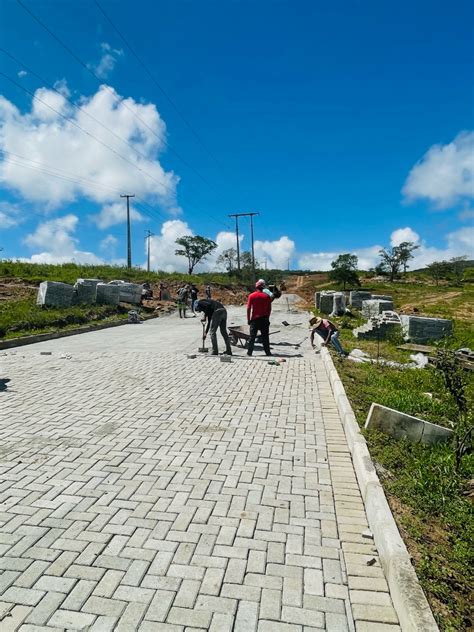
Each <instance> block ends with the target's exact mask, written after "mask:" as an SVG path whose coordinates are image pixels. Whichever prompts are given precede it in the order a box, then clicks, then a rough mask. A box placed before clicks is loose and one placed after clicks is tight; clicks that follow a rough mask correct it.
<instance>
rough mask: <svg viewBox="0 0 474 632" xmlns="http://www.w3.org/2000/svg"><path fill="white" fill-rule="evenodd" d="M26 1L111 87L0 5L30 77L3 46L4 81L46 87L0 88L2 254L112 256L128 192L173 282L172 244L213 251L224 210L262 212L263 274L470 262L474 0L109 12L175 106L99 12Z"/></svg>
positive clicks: (10, 6)
mask: <svg viewBox="0 0 474 632" xmlns="http://www.w3.org/2000/svg"><path fill="white" fill-rule="evenodd" d="M22 1H23V0H22ZM24 3H25V5H26V6H27V7H29V8H30V9H31V11H33V12H34V14H35V15H36V16H37V17H38V18H40V19H41V20H42V21H43V22H44V24H46V26H47V27H48V28H49V29H50V30H51V31H52V32H53V33H54V34H55V35H57V36H58V37H59V38H60V39H61V40H63V41H64V42H65V43H66V44H67V45H68V46H69V47H70V49H71V50H72V51H74V53H75V54H76V55H77V56H78V57H79V58H80V59H81V60H82V61H83V62H84V63H85V64H86V65H88V66H89V67H90V68H92V69H93V71H94V72H95V73H96V74H97V75H100V81H97V80H96V79H95V78H94V77H93V76H92V75H91V74H90V73H88V72H87V70H86V69H85V68H84V67H82V66H81V65H80V64H79V63H78V62H77V61H76V60H74V59H73V58H72V57H71V56H69V55H68V54H67V53H66V52H65V51H64V49H63V48H62V47H61V46H60V45H59V44H58V42H57V41H55V40H54V39H53V37H52V36H51V35H50V34H48V33H47V32H46V31H45V30H44V29H43V28H42V27H41V26H40V25H39V24H38V23H37V22H35V21H34V20H33V19H32V17H31V16H30V15H28V13H27V12H26V11H25V10H24V9H23V8H22V7H21V6H20V5H19V4H17V2H14V1H13V0H9V1H8V2H4V3H2V5H1V7H0V40H1V42H2V43H1V47H2V48H3V49H4V50H5V51H7V52H8V53H9V54H10V55H13V56H14V57H16V58H17V59H18V60H20V61H21V62H22V64H21V65H18V64H17V63H15V62H13V61H12V59H11V58H9V57H8V56H7V55H6V54H5V53H4V52H0V72H1V73H4V74H5V75H7V76H8V77H11V78H12V79H14V80H15V81H16V82H17V83H18V84H19V85H20V86H22V87H23V88H24V89H26V90H28V91H30V93H33V94H36V100H35V101H36V103H35V104H32V95H31V94H27V93H26V92H24V91H23V90H22V88H21V87H19V86H17V85H13V84H12V83H11V82H10V81H9V80H8V79H6V78H5V77H4V76H1V75H0V95H2V100H1V102H0V130H1V131H0V149H1V150H2V152H3V153H2V154H0V222H1V224H0V230H1V244H0V245H2V246H3V247H4V252H3V253H2V254H3V255H4V256H6V257H24V258H32V260H34V261H63V260H67V259H75V260H77V261H85V260H90V261H94V260H97V261H98V260H110V261H119V260H120V259H122V258H123V256H124V254H125V240H124V234H125V224H124V219H125V218H124V212H123V211H124V207H125V205H124V201H123V200H121V199H120V197H119V193H120V191H123V192H132V193H136V195H137V197H139V198H140V200H142V201H144V202H145V204H146V205H147V206H146V207H144V206H140V205H138V206H135V216H134V222H133V254H134V257H133V260H134V263H136V264H142V263H143V262H144V260H145V257H144V241H143V238H144V231H145V230H146V229H150V230H152V231H153V232H154V233H155V234H156V237H154V238H153V239H152V255H153V256H152V262H153V265H154V266H155V267H160V268H166V269H172V268H174V267H176V266H177V264H178V263H179V262H178V261H176V260H175V258H174V255H173V252H174V239H175V238H176V236H179V235H180V234H184V233H191V232H194V233H195V234H203V235H206V236H209V237H211V238H213V239H216V240H217V241H218V243H219V247H220V250H222V249H223V248H226V247H229V246H232V245H233V241H232V239H233V238H232V235H231V234H230V232H229V231H231V230H232V223H231V221H230V220H229V219H228V217H227V214H228V213H233V212H245V211H258V212H260V214H261V215H260V216H259V217H258V218H257V219H256V223H255V228H256V238H257V240H258V241H257V255H258V257H259V258H260V259H261V260H263V259H264V258H265V259H267V260H268V263H269V265H270V264H272V263H273V264H275V265H282V264H283V263H284V265H286V261H287V259H288V258H290V259H291V265H292V267H305V268H313V269H317V268H327V267H328V265H329V262H330V261H331V260H332V259H333V258H334V257H335V255H337V254H338V253H340V252H348V251H351V252H356V253H357V254H358V255H359V258H360V259H361V262H362V263H363V264H365V265H366V266H368V265H372V264H373V263H374V262H375V260H376V252H377V250H378V247H379V246H386V245H390V243H392V244H395V243H397V240H398V241H400V240H403V239H409V240H414V241H416V242H417V243H418V244H419V245H420V248H419V249H418V254H417V260H416V261H415V262H414V263H417V264H419V265H423V264H425V263H426V262H428V261H430V260H434V259H438V258H446V257H450V256H456V255H461V254H468V255H470V256H473V255H472V238H473V235H472V230H473V211H472V198H473V197H474V192H473V187H474V184H473V183H474V165H473V161H474V159H473V151H474V133H473V132H472V130H473V118H472V115H473V105H474V101H473V91H472V86H473V84H472V79H473V68H474V64H473V50H474V47H473V43H474V42H473V29H472V24H473V18H474V10H473V5H472V3H471V2H468V1H465V2H464V1H457V2H456V1H455V2H453V3H450V5H449V6H448V5H446V3H444V2H437V1H430V2H420V1H416V2H413V1H412V2H404V1H402V2H397V3H386V2H364V3H363V2H348V1H347V2H340V3H326V2H324V3H323V2H319V1H312V2H309V1H308V2H306V1H304V2H303V1H293V2H290V1H286V0H285V1H283V0H282V1H271V2H270V1H267V0H258V1H257V0H254V1H230V0H223V1H222V0H221V1H217V0H216V1H212V2H210V1H208V0H203V1H202V2H192V1H191V0H189V1H184V0H173V1H167V2H163V1H160V2H150V1H146V2H140V3H138V4H137V3H132V2H129V1H116V2H109V1H107V0H103V2H101V5H102V7H103V8H104V10H105V12H106V13H107V15H108V16H109V17H110V18H111V20H112V21H113V23H114V24H115V25H116V26H117V27H118V29H119V30H120V31H121V32H122V34H123V35H124V36H125V38H126V39H127V41H128V42H129V43H130V44H131V45H132V47H133V48H134V50H135V51H136V52H137V53H138V55H139V56H140V58H141V59H143V60H144V61H145V62H146V65H147V67H148V68H149V69H150V70H151V71H152V73H153V75H154V76H155V77H156V79H157V81H158V83H159V85H160V86H161V87H162V89H163V90H164V91H165V92H166V94H167V95H168V96H169V97H170V98H171V100H172V103H173V104H174V105H173V104H172V103H170V101H169V100H168V99H167V98H166V97H165V96H164V94H163V92H162V91H160V89H159V88H158V86H157V85H156V84H155V83H153V81H151V80H150V78H149V77H148V76H147V74H146V72H145V71H144V69H143V68H142V67H141V66H140V65H139V64H138V63H137V61H136V59H135V58H134V56H133V54H132V53H131V51H130V50H129V49H128V48H127V46H126V45H125V43H124V42H123V41H122V40H121V39H120V37H119V36H118V35H117V33H116V32H115V31H114V29H113V28H112V26H111V25H110V24H109V23H108V22H107V20H106V18H105V17H104V16H103V15H102V14H101V12H100V11H99V9H98V8H97V6H96V5H95V4H94V2H89V1H87V0H86V1H84V2H81V3H73V2H43V1H42V0H35V1H34V2H32V1H31V0H24ZM25 65H26V66H27V67H28V70H26V69H25ZM29 69H31V70H32V71H34V72H35V73H37V74H38V75H40V76H41V77H42V78H43V79H44V80H46V81H47V83H48V84H51V85H52V84H55V82H59V83H56V89H57V90H59V92H60V93H62V94H64V95H66V97H67V98H64V97H61V96H60V95H59V94H58V93H56V92H51V91H50V90H48V89H47V87H46V85H47V84H46V83H45V81H42V80H40V79H38V78H37V77H35V76H34V75H33V74H32V73H31V71H30V70H29ZM101 83H102V84H105V85H107V86H108V88H102V89H100V88H99V86H100V85H101ZM37 90H40V91H39V92H36V91H37ZM114 93H116V94H118V95H120V97H123V98H125V99H127V101H126V104H125V105H124V104H123V101H120V100H117V99H116V100H115V101H114ZM68 99H69V100H68ZM70 101H72V102H73V103H76V104H81V107H82V108H83V110H86V111H87V112H88V114H89V115H90V114H92V115H93V116H94V117H95V118H96V119H97V120H99V121H101V122H102V123H104V124H105V125H106V126H107V127H108V130H105V129H103V128H102V127H101V126H100V125H98V124H97V123H96V121H94V120H92V119H91V118H90V116H86V118H84V114H83V112H80V111H79V110H77V109H75V108H74V107H73V106H72V105H71V103H70ZM46 104H48V105H49V106H50V107H48V105H46ZM51 106H52V107H54V109H55V110H56V112H55V111H54V110H52V109H51ZM32 108H33V109H32ZM177 110H178V111H179V113H178V111H177ZM57 112H61V113H62V114H63V117H61V116H59V115H58V114H57ZM135 115H136V116H135ZM71 120H72V121H73V123H71ZM185 121H187V122H188V123H189V125H188V124H187V123H186V122H185ZM74 123H76V125H80V126H81V127H82V129H78V127H77V126H75V125H74ZM145 124H146V125H145ZM190 128H192V129H190ZM84 130H86V131H88V132H89V134H86V133H84ZM111 132H113V134H115V135H114V136H111ZM196 134H197V135H198V137H199V139H200V140H198V139H197V138H196ZM92 136H94V137H95V138H92ZM117 136H119V137H120V138H125V139H126V141H127V142H126V143H124V142H122V141H120V140H119V139H118V138H117ZM163 137H166V143H167V144H166V143H164V142H163V140H162V139H163ZM96 139H98V140H99V141H101V142H103V143H105V144H106V145H107V147H104V145H102V144H100V143H99V142H98V141H97V140H96ZM169 146H171V147H172V149H170V147H169ZM110 148H112V149H114V150H115V153H114V152H112V151H110ZM117 154H120V155H117ZM177 154H179V156H181V157H182V158H183V159H184V161H185V162H183V161H182V160H180V159H179V158H178V157H177ZM19 156H21V158H19ZM137 161H138V163H139V164H140V166H141V171H139V170H137V169H136V168H135V167H134V165H133V164H132V163H137ZM53 174H54V175H53ZM198 174H199V175H198ZM58 176H59V177H58ZM74 179H76V182H74ZM99 185H101V186H102V188H101V187H100V186H99ZM105 187H109V188H105ZM242 231H243V233H244V241H243V247H248V237H249V231H248V226H247V225H246V223H245V222H244V221H243V222H242ZM207 265H208V267H212V266H213V265H214V262H213V261H209V262H208V264H207Z"/></svg>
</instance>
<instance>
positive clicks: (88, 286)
mask: <svg viewBox="0 0 474 632" xmlns="http://www.w3.org/2000/svg"><path fill="white" fill-rule="evenodd" d="M99 283H100V281H98V280H96V279H77V281H76V283H75V285H74V289H75V293H74V298H73V303H74V304H75V305H93V304H94V303H95V302H96V298H97V285H98V284H99Z"/></svg>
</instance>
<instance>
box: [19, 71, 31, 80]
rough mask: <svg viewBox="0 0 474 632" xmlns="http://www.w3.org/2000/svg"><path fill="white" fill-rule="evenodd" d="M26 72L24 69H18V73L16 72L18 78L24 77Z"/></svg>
mask: <svg viewBox="0 0 474 632" xmlns="http://www.w3.org/2000/svg"><path fill="white" fill-rule="evenodd" d="M27 74H28V73H27V72H26V70H20V72H19V73H17V75H18V77H20V79H22V78H23V77H26V75H27Z"/></svg>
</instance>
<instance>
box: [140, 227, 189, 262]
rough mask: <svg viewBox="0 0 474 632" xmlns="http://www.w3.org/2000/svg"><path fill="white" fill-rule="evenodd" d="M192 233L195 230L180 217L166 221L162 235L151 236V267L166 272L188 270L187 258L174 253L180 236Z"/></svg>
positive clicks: (162, 228)
mask: <svg viewBox="0 0 474 632" xmlns="http://www.w3.org/2000/svg"><path fill="white" fill-rule="evenodd" d="M192 234H193V231H192V230H191V228H190V227H189V226H188V224H187V223H186V222H183V221H182V220H180V219H171V220H168V221H167V222H164V223H163V225H162V227H161V233H160V235H154V236H153V237H150V265H151V268H152V269H153V270H163V271H164V272H175V271H176V272H187V269H188V265H187V259H186V258H185V257H180V256H177V255H175V254H174V253H175V250H176V249H177V248H178V246H177V244H176V243H175V242H176V240H177V239H178V237H183V236H184V235H192Z"/></svg>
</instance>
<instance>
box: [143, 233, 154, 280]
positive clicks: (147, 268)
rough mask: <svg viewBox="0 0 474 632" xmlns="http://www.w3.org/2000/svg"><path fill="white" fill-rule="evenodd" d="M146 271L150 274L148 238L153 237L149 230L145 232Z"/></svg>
mask: <svg viewBox="0 0 474 632" xmlns="http://www.w3.org/2000/svg"><path fill="white" fill-rule="evenodd" d="M145 233H146V245H147V248H146V271H147V272H150V237H153V233H152V232H151V230H146V231H145Z"/></svg>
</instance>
